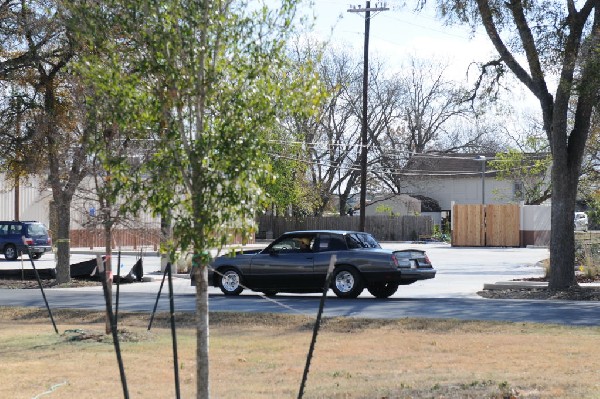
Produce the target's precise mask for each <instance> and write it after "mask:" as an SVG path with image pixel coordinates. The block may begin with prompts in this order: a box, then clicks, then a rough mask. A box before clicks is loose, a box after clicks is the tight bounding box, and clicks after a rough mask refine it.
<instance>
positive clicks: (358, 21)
mask: <svg viewBox="0 0 600 399" xmlns="http://www.w3.org/2000/svg"><path fill="white" fill-rule="evenodd" d="M314 3H315V4H314V5H312V6H311V7H309V8H308V9H306V10H305V12H307V13H308V14H310V15H314V16H315V18H316V19H315V23H314V27H313V31H312V34H313V35H316V36H317V37H319V38H320V39H322V40H329V42H331V43H332V44H344V45H347V46H350V47H352V48H353V49H355V51H356V53H357V54H358V55H359V56H360V57H362V54H363V46H364V31H365V22H364V21H365V20H364V15H365V14H364V13H356V12H348V9H349V8H350V7H351V5H354V6H357V7H360V8H364V7H365V5H366V1H365V0H362V1H359V0H314ZM378 3H380V2H378V1H377V0H372V1H371V7H376V6H378ZM381 3H383V1H382V2H381ZM435 3H436V1H435V0H429V1H428V5H427V7H426V8H425V10H423V11H421V12H415V11H414V7H415V5H416V0H406V1H404V0H388V1H386V6H387V7H388V8H389V10H388V11H382V12H379V13H377V14H374V13H371V26H370V34H369V59H373V58H375V57H377V58H378V59H379V60H383V61H384V62H385V63H386V66H388V67H389V72H390V73H392V74H393V73H396V72H401V71H402V68H403V65H407V64H408V60H409V59H410V57H416V58H420V59H424V60H435V61H439V62H441V63H442V64H447V68H446V70H445V72H444V73H445V75H444V76H445V77H446V78H447V79H449V80H454V81H456V82H459V83H462V84H466V85H467V87H472V86H471V85H472V83H473V82H474V81H475V79H476V78H477V77H478V72H479V70H478V68H477V67H476V66H475V65H473V63H482V62H487V61H490V60H492V59H496V58H497V57H498V56H497V53H496V51H495V49H494V48H493V46H492V44H491V42H490V39H489V38H488V36H487V34H486V33H485V31H484V30H483V28H480V29H479V31H477V32H475V34H472V33H471V31H470V28H469V27H468V26H464V25H452V26H446V25H444V23H443V21H441V20H440V19H439V18H436V10H435V8H434V7H435ZM505 83H508V84H510V86H511V87H510V90H511V92H510V93H504V94H503V96H504V102H506V103H510V104H511V106H514V107H516V109H518V110H519V112H518V114H523V115H525V114H526V115H532V114H537V113H539V102H538V101H537V99H535V97H534V96H533V95H532V94H531V93H530V92H529V91H528V90H526V89H525V87H524V86H523V85H522V84H521V83H518V82H517V81H516V79H515V80H514V81H512V83H511V82H510V81H505ZM515 118H516V119H517V120H518V119H519V117H515ZM517 123H519V122H517Z"/></svg>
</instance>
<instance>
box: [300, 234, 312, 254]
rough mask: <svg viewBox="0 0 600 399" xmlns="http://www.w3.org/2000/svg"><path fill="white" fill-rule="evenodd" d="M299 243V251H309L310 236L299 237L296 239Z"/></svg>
mask: <svg viewBox="0 0 600 399" xmlns="http://www.w3.org/2000/svg"><path fill="white" fill-rule="evenodd" d="M298 241H299V244H300V251H301V252H310V251H311V249H310V241H311V239H310V238H307V237H304V238H299V239H298Z"/></svg>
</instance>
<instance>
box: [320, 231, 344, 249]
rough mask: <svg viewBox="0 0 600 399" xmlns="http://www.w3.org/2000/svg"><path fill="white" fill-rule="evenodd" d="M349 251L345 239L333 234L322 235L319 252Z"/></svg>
mask: <svg viewBox="0 0 600 399" xmlns="http://www.w3.org/2000/svg"><path fill="white" fill-rule="evenodd" d="M345 249H348V248H347V246H346V243H345V241H344V239H343V238H342V237H340V236H337V235H333V234H321V237H320V244H319V251H321V252H325V251H342V250H345Z"/></svg>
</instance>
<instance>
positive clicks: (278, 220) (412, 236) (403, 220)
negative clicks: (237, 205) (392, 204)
mask: <svg viewBox="0 0 600 399" xmlns="http://www.w3.org/2000/svg"><path fill="white" fill-rule="evenodd" d="M359 224H360V221H359V218H358V217H357V216H343V217H335V216H332V217H304V218H291V217H276V216H260V217H259V218H258V233H257V234H256V238H258V239H261V238H262V239H264V238H277V237H278V236H279V235H281V234H283V233H285V232H286V231H293V230H351V231H357V230H358V229H359ZM365 231H367V232H369V233H371V234H373V236H375V238H377V239H378V240H380V241H415V240H418V239H419V237H422V236H431V234H432V232H433V222H432V220H431V217H429V216H366V217H365Z"/></svg>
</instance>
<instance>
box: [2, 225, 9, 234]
mask: <svg viewBox="0 0 600 399" xmlns="http://www.w3.org/2000/svg"><path fill="white" fill-rule="evenodd" d="M7 234H8V225H7V224H0V235H3V236H5V235H7Z"/></svg>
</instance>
